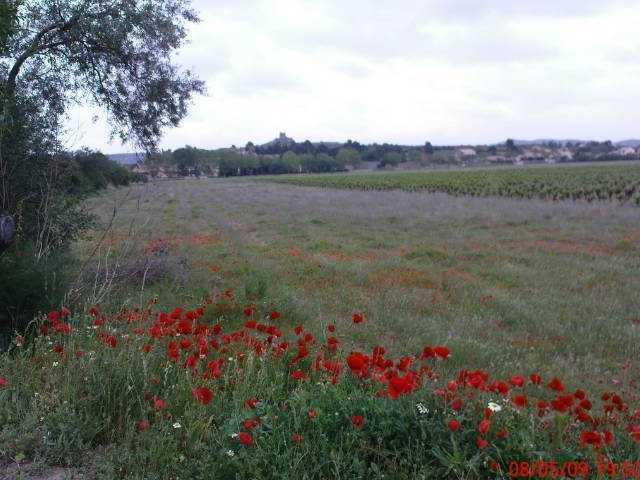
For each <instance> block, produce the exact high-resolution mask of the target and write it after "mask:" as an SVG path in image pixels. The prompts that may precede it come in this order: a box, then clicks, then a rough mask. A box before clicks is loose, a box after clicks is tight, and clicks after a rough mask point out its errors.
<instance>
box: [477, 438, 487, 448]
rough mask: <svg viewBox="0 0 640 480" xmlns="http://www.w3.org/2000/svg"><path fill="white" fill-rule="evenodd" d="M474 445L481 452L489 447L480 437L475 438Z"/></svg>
mask: <svg viewBox="0 0 640 480" xmlns="http://www.w3.org/2000/svg"><path fill="white" fill-rule="evenodd" d="M476 445H477V446H478V448H479V449H481V450H482V449H483V448H486V446H487V445H489V442H487V441H486V440H485V439H484V438H482V437H476Z"/></svg>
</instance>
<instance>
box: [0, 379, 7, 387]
mask: <svg viewBox="0 0 640 480" xmlns="http://www.w3.org/2000/svg"><path fill="white" fill-rule="evenodd" d="M6 383H7V381H6V380H5V379H4V377H0V387H4V386H5V384H6Z"/></svg>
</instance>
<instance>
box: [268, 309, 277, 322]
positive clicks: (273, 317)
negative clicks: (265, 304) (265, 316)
mask: <svg viewBox="0 0 640 480" xmlns="http://www.w3.org/2000/svg"><path fill="white" fill-rule="evenodd" d="M278 318H280V312H278V311H277V310H276V311H273V312H271V313H270V314H269V320H277V319H278Z"/></svg>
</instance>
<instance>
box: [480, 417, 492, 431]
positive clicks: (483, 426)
mask: <svg viewBox="0 0 640 480" xmlns="http://www.w3.org/2000/svg"><path fill="white" fill-rule="evenodd" d="M490 426H491V422H490V421H489V420H487V419H486V418H485V419H484V420H481V421H480V423H479V424H478V431H479V432H480V433H481V434H482V435H486V434H487V432H488V431H489V427H490Z"/></svg>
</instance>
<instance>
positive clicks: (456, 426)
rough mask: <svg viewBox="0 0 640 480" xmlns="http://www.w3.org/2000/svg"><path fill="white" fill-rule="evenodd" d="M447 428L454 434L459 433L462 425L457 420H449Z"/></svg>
mask: <svg viewBox="0 0 640 480" xmlns="http://www.w3.org/2000/svg"><path fill="white" fill-rule="evenodd" d="M447 426H448V427H449V429H450V430H451V431H452V432H457V431H458V429H459V428H460V423H459V422H458V421H456V420H449V421H447Z"/></svg>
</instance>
